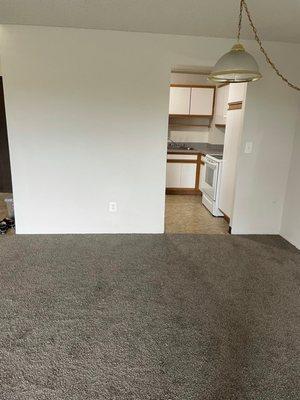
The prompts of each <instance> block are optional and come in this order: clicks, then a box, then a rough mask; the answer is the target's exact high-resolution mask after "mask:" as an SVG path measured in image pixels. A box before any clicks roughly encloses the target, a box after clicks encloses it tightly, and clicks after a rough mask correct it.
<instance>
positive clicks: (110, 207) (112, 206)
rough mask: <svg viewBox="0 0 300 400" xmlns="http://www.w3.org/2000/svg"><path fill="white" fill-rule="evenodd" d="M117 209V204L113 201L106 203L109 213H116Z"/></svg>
mask: <svg viewBox="0 0 300 400" xmlns="http://www.w3.org/2000/svg"><path fill="white" fill-rule="evenodd" d="M117 210H118V207H117V203H116V202H115V201H110V202H109V203H108V211H109V212H117Z"/></svg>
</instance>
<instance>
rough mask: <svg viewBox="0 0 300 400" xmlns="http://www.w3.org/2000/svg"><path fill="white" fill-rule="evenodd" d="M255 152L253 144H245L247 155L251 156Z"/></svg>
mask: <svg viewBox="0 0 300 400" xmlns="http://www.w3.org/2000/svg"><path fill="white" fill-rule="evenodd" d="M252 150H253V142H246V144H245V153H246V154H250V153H252Z"/></svg>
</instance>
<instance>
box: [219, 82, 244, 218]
mask: <svg viewBox="0 0 300 400" xmlns="http://www.w3.org/2000/svg"><path fill="white" fill-rule="evenodd" d="M246 92H247V84H246V83H238V84H230V85H229V88H228V103H231V102H236V101H241V102H242V103H243V104H242V108H241V109H238V110H228V111H227V117H226V128H225V142H224V152H223V167H222V179H221V187H220V199H219V207H220V209H221V210H222V211H223V213H225V214H226V215H227V216H228V217H229V218H230V226H232V225H231V222H232V213H233V207H234V197H235V189H236V188H235V186H236V177H237V173H238V171H237V161H238V158H239V152H240V144H241V138H242V134H243V125H244V113H245V106H246V101H245V100H246Z"/></svg>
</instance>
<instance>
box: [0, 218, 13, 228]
mask: <svg viewBox="0 0 300 400" xmlns="http://www.w3.org/2000/svg"><path fill="white" fill-rule="evenodd" d="M2 222H5V223H6V225H7V226H8V228H14V227H15V220H14V219H13V218H4V220H3V221H2Z"/></svg>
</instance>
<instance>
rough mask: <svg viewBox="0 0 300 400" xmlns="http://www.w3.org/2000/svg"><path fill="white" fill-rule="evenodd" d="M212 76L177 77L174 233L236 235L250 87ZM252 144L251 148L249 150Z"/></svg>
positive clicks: (170, 167) (170, 177)
mask: <svg viewBox="0 0 300 400" xmlns="http://www.w3.org/2000/svg"><path fill="white" fill-rule="evenodd" d="M207 75H208V71H205V72H203V71H199V70H197V71H195V70H192V71H191V70H186V69H185V70H176V72H172V74H171V83H170V101H169V132H168V151H167V172H166V218H165V228H166V229H165V230H166V232H168V233H203V234H206V233H210V234H226V233H228V232H230V230H231V228H230V220H231V219H232V217H233V202H234V190H235V178H236V168H237V161H238V160H237V158H238V150H239V148H240V146H241V141H240V138H241V133H242V128H243V116H244V107H245V99H246V89H247V84H244V83H242V84H226V85H218V86H215V85H212V84H211V83H210V82H209V80H208V78H207ZM249 149H250V150H251V144H250V146H249V144H248V150H249Z"/></svg>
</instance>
